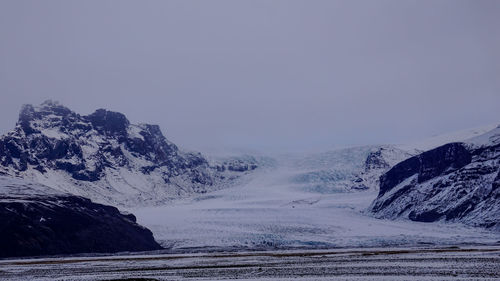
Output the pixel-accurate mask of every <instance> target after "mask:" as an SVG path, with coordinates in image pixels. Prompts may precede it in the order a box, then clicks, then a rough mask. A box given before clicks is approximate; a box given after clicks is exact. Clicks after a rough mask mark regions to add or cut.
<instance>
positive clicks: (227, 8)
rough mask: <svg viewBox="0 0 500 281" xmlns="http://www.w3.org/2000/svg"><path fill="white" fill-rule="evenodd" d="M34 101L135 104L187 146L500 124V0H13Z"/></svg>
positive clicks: (2, 125)
mask: <svg viewBox="0 0 500 281" xmlns="http://www.w3.org/2000/svg"><path fill="white" fill-rule="evenodd" d="M0 97H1V99H0V101H1V103H0V132H1V133H4V132H6V131H7V130H9V129H11V128H13V127H14V124H15V122H16V120H17V116H18V111H19V109H20V107H21V105H22V104H24V103H33V104H38V103H40V102H42V101H43V100H45V99H49V98H50V99H54V100H58V101H60V102H61V103H62V104H64V105H66V106H68V107H70V108H71V109H73V110H75V111H77V112H78V113H81V114H88V113H91V112H93V111H94V110H95V109H96V108H107V109H111V110H115V111H120V112H123V113H124V114H126V115H127V117H128V118H129V119H130V121H131V122H133V123H138V122H144V123H155V124H159V125H160V126H161V128H162V130H163V132H164V134H165V135H166V136H167V138H169V139H170V140H172V141H174V142H176V143H177V144H179V145H180V146H184V147H187V148H191V149H200V150H204V149H206V148H210V147H215V148H225V147H248V148H253V149H280V150H283V149H285V150H287V149H308V148H318V147H330V146H335V145H359V144H371V143H386V142H391V143H394V142H404V141H406V140H409V139H415V138H417V139H420V138H422V137H425V136H430V135H433V134H437V133H441V132H447V131H453V130H457V129H463V128H470V127H474V126H478V125H484V124H489V123H496V122H497V123H500V1H495V0H493V1H456V0H453V1H425V0H424V1H399V0H397V1H372V0H367V1H347V0H346V1H330V0H328V1H319V0H312V1H311V0H304V1H292V0H286V1H279V0H266V1H256V0H251V1H250V0H249V1H234V0H228V1H205V0H203V1H183V0H179V1H102V0H99V1H65V0H61V1H18V0H12V1H8V0H1V1H0Z"/></svg>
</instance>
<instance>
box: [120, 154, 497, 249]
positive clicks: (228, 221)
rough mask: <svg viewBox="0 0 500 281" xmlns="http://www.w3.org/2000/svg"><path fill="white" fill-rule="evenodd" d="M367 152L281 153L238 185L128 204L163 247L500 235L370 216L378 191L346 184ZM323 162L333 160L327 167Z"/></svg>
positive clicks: (480, 239)
mask: <svg viewBox="0 0 500 281" xmlns="http://www.w3.org/2000/svg"><path fill="white" fill-rule="evenodd" d="M366 153H367V151H365V150H363V149H360V152H359V153H354V152H352V151H350V152H349V153H348V155H350V157H349V158H347V159H344V157H343V156H342V155H343V154H344V152H342V151H341V152H339V153H338V154H339V155H340V156H339V155H335V153H333V154H330V155H327V156H328V157H325V155H322V156H321V155H320V156H315V157H312V158H311V157H303V158H301V159H302V160H301V159H296V158H290V157H282V158H278V161H277V163H276V164H275V165H274V166H273V167H268V168H265V169H261V170H259V171H258V172H255V173H254V174H252V175H250V177H251V178H249V179H247V182H246V183H245V184H242V185H239V186H237V187H233V188H229V189H224V190H219V191H216V192H212V193H209V194H206V195H201V196H197V197H194V198H192V199H186V200H180V201H175V202H171V204H169V205H168V206H160V207H149V208H144V207H142V208H136V209H131V210H130V211H132V212H133V213H134V214H135V215H136V216H137V218H138V222H139V223H140V224H142V225H144V226H146V227H148V228H149V229H151V230H152V231H153V233H154V236H155V238H156V239H157V240H158V241H159V242H160V243H161V244H162V245H163V246H165V247H169V248H174V249H180V248H211V247H216V248H251V249H253V248H257V249H258V248H266V249H270V248H271V249H272V248H290V247H301V248H304V247H305V248H321V247H325V248H331V247H353V246H355V247H358V246H364V247H373V246H383V245H416V244H422V243H426V244H427V243H428V244H435V245H445V244H460V243H492V242H496V241H499V240H500V233H498V232H492V231H488V230H484V229H481V228H472V227H468V226H463V225H460V224H449V223H439V222H437V223H420V222H412V221H408V220H396V221H391V220H381V219H376V218H373V217H372V216H371V215H370V213H369V212H366V209H367V208H368V206H369V205H370V203H371V202H372V201H373V199H375V198H376V196H377V191H376V190H372V189H370V190H367V191H355V192H353V191H349V192H347V191H346V190H345V189H344V186H343V184H344V181H345V179H349V178H350V177H351V176H352V175H351V173H355V172H356V171H358V170H359V169H361V167H357V166H356V165H358V164H356V163H363V161H362V159H364V158H365V157H366ZM341 156H342V157H341ZM356 157H358V158H360V159H354V158H356ZM342 159H344V160H342ZM353 163H354V164H353ZM325 167H329V170H327V171H326V172H325V171H324V170H323V168H325ZM319 171H322V172H319ZM332 175H333V176H332ZM335 175H336V176H335ZM304 178H306V179H307V180H303V179H304ZM311 178H312V179H311ZM347 182H352V181H350V180H347ZM319 187H321V188H319Z"/></svg>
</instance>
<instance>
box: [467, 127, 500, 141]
mask: <svg viewBox="0 0 500 281" xmlns="http://www.w3.org/2000/svg"><path fill="white" fill-rule="evenodd" d="M466 142H467V143H471V144H473V145H476V146H483V145H487V144H492V143H494V144H498V143H500V125H499V126H498V127H496V128H494V129H492V130H491V131H488V132H487V133H485V134H482V135H479V136H476V137H473V138H470V139H468V140H466Z"/></svg>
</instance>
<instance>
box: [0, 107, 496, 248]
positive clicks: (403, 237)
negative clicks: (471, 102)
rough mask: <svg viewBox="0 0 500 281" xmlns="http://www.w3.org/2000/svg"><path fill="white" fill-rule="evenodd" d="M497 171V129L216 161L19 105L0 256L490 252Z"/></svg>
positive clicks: (3, 142)
mask: <svg viewBox="0 0 500 281" xmlns="http://www.w3.org/2000/svg"><path fill="white" fill-rule="evenodd" d="M499 167H500V128H499V127H497V126H496V125H492V126H485V127H483V128H476V129H472V130H465V131H462V132H456V133H452V134H448V135H441V136H437V137H433V138H428V139H424V140H422V141H416V142H414V143H413V144H404V145H403V144H401V145H397V144H384V145H369V146H362V147H348V148H339V149H332V150H330V151H325V152H314V153H289V154H260V153H254V154H248V153H247V154H237V153H233V154H230V155H229V154H225V155H222V156H221V155H210V154H201V153H198V152H189V151H185V150H183V149H181V148H179V147H178V146H177V145H176V144H173V143H172V142H170V141H168V140H167V138H165V136H164V135H163V133H162V132H161V130H160V128H159V127H158V126H155V125H149V124H131V123H130V122H129V121H128V119H127V118H126V117H125V115H123V114H121V113H117V112H111V111H107V110H104V109H99V110H97V111H95V112H94V113H92V114H90V115H80V114H78V113H75V112H73V111H72V110H70V109H68V108H66V107H64V106H63V105H60V104H58V103H57V102H53V101H47V102H44V103H43V104H41V105H38V106H32V105H26V106H24V107H23V108H22V110H21V112H20V116H19V121H18V122H17V124H16V126H15V128H14V129H13V130H11V131H10V132H8V133H7V134H5V135H4V136H2V137H0V175H1V180H0V216H1V218H2V220H1V221H2V222H1V223H0V238H1V239H2V242H1V243H3V244H0V246H1V247H2V249H7V248H6V247H7V245H10V247H11V248H12V249H10V248H9V249H10V250H9V251H6V250H3V251H2V255H1V256H2V257H13V256H40V255H61V254H62V255H65V254H77V253H110V252H124V251H152V250H158V249H160V248H164V249H167V250H169V251H176V252H179V251H180V252H192V251H228V250H270V249H273V250H277V249H278V250H281V249H283V250H286V249H301V248H306V249H320V248H325V249H326V248H338V247H381V246H401V245H405V246H415V245H456V244H471V243H472V244H494V243H498V241H500V188H499V187H500V168H499ZM69 210H72V212H73V213H72V214H73V215H71V216H67V214H68V212H69ZM103 216H105V217H106V218H107V219H102V218H103ZM7 218H9V219H7ZM21 218H22V220H23V224H22V225H23V226H25V227H14V226H16V224H18V222H19V221H20V220H21ZM90 226H96V227H95V228H89V227H90ZM89 229H90V230H89ZM120 233H127V235H128V236H127V237H128V238H127V239H129V240H127V241H128V242H127V243H118V242H117V241H121V240H120V238H118V237H120ZM113 237H117V238H116V239H113ZM89 241H92V242H89ZM132 245H133V246H132ZM20 249H22V250H20Z"/></svg>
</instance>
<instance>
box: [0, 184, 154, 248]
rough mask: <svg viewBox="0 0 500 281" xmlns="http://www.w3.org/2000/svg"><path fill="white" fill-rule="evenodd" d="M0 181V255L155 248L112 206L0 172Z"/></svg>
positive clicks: (129, 217)
mask: <svg viewBox="0 0 500 281" xmlns="http://www.w3.org/2000/svg"><path fill="white" fill-rule="evenodd" d="M0 185H1V186H0V249H1V250H0V257H21V256H40V255H67V254H77V253H114V252H123V251H150V250H158V249H161V247H160V245H159V244H158V243H156V242H155V240H154V238H153V234H152V233H151V231H149V230H148V229H146V228H144V227H142V226H140V225H138V224H137V223H136V220H135V217H134V215H132V214H129V215H124V214H121V213H120V212H119V211H118V209H116V208H115V207H111V206H106V205H101V204H96V203H93V202H91V201H90V200H89V199H86V198H83V197H78V196H72V195H69V194H62V193H59V192H57V191H54V190H51V189H49V188H47V187H41V186H38V185H36V184H26V183H24V182H22V181H20V180H17V179H8V178H5V177H1V182H0ZM39 189H41V190H39Z"/></svg>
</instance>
